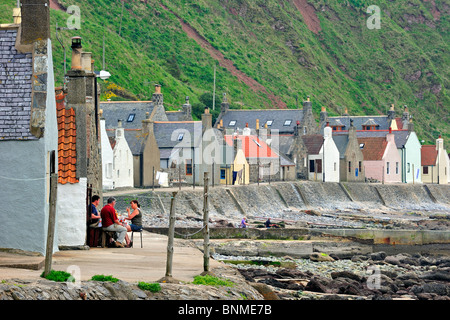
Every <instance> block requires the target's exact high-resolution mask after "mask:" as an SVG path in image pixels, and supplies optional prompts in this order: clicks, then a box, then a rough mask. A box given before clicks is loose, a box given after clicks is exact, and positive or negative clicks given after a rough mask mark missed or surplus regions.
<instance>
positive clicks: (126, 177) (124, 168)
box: [112, 121, 134, 188]
mask: <svg viewBox="0 0 450 320" xmlns="http://www.w3.org/2000/svg"><path fill="white" fill-rule="evenodd" d="M113 143H114V147H113V161H114V162H113V174H112V176H113V183H114V188H123V187H133V182H134V180H133V154H132V153H131V149H130V146H129V145H128V142H127V140H126V139H125V130H124V128H123V127H122V123H121V121H119V124H118V128H117V129H116V135H115V141H114V142H113Z"/></svg>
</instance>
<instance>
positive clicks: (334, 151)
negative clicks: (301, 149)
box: [322, 126, 340, 182]
mask: <svg viewBox="0 0 450 320" xmlns="http://www.w3.org/2000/svg"><path fill="white" fill-rule="evenodd" d="M323 138H324V140H323V146H322V158H323V163H324V171H325V177H324V179H323V181H325V182H339V177H340V171H339V161H340V157H339V156H340V155H339V149H338V148H337V147H336V144H335V143H334V140H333V137H332V129H331V127H329V126H327V127H325V128H324V131H323Z"/></svg>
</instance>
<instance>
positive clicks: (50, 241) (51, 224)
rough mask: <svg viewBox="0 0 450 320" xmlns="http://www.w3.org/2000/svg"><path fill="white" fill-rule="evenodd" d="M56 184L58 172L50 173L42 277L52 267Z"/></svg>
mask: <svg viewBox="0 0 450 320" xmlns="http://www.w3.org/2000/svg"><path fill="white" fill-rule="evenodd" d="M57 186H58V174H57V173H52V174H51V175H50V206H49V215H48V228H47V248H46V252H45V267H44V277H45V276H47V275H48V274H49V272H50V271H51V269H52V256H53V240H54V237H55V219H56V193H57Z"/></svg>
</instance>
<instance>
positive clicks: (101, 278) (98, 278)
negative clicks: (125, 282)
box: [91, 274, 119, 282]
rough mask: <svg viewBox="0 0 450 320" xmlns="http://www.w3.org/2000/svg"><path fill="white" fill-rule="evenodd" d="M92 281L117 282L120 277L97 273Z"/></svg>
mask: <svg viewBox="0 0 450 320" xmlns="http://www.w3.org/2000/svg"><path fill="white" fill-rule="evenodd" d="M91 280H92V281H110V282H117V281H119V279H117V278H113V276H104V275H101V274H99V275H95V276H92V278H91Z"/></svg>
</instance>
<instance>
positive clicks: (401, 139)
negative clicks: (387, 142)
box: [356, 130, 410, 149]
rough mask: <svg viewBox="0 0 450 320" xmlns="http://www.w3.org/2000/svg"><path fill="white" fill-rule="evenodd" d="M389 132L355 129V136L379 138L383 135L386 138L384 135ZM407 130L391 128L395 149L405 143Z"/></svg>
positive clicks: (407, 136)
mask: <svg viewBox="0 0 450 320" xmlns="http://www.w3.org/2000/svg"><path fill="white" fill-rule="evenodd" d="M388 133H389V131H385V130H383V131H377V130H375V131H357V132H356V137H358V138H370V137H372V138H380V137H384V138H386V135H387V134H388ZM409 133H410V132H409V131H408V130H393V131H392V134H393V135H394V139H395V145H396V146H397V149H401V148H403V146H404V145H405V144H406V142H407V141H408V138H409Z"/></svg>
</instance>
